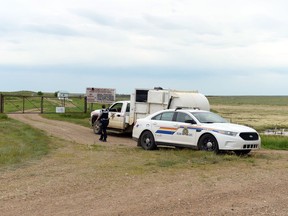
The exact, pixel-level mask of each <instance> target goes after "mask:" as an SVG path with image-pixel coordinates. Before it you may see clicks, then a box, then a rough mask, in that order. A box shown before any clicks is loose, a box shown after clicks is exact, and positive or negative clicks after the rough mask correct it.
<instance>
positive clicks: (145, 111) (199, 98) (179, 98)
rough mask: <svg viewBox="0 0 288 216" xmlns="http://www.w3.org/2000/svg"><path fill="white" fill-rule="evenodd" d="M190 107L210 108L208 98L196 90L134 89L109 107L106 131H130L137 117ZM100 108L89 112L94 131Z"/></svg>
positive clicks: (96, 130)
mask: <svg viewBox="0 0 288 216" xmlns="http://www.w3.org/2000/svg"><path fill="white" fill-rule="evenodd" d="M177 107H183V108H192V109H201V110H208V111H209V110H210V104H209V101H208V99H207V98H206V97H205V96H204V95H203V94H201V93H199V92H198V91H178V90H170V89H161V88H155V89H135V92H134V93H132V94H131V96H130V101H117V102H115V103H113V104H112V105H111V106H110V107H109V125H108V128H107V129H108V131H112V132H117V133H131V132H132V129H133V126H134V123H135V122H136V120H137V119H139V118H144V117H146V116H147V115H149V114H152V113H154V112H156V111H159V110H163V109H171V108H177ZM99 113H100V110H94V111H93V112H91V116H90V122H91V126H92V127H93V130H94V132H95V133H98V132H99V123H98V122H96V119H97V117H98V115H99Z"/></svg>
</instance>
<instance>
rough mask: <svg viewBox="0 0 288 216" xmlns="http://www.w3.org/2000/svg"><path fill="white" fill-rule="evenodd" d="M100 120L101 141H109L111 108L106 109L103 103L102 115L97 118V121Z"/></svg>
mask: <svg viewBox="0 0 288 216" xmlns="http://www.w3.org/2000/svg"><path fill="white" fill-rule="evenodd" d="M98 120H100V123H101V124H100V139H99V140H100V141H103V142H106V141H107V131H106V130H107V126H108V124H109V110H108V109H106V107H105V105H102V109H101V111H100V115H99V117H98V118H97V121H98Z"/></svg>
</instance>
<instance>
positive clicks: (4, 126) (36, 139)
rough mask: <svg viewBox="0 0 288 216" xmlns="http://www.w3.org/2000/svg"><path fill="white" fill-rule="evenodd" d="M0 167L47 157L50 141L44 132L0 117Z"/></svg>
mask: <svg viewBox="0 0 288 216" xmlns="http://www.w3.org/2000/svg"><path fill="white" fill-rule="evenodd" d="M0 137H1V139H0V167H1V166H4V165H11V164H18V163H22V162H25V161H29V160H32V159H37V158H39V157H41V156H43V155H46V154H47V153H48V152H49V150H50V147H49V144H50V142H51V141H50V139H49V137H48V136H47V135H45V133H43V132H42V131H39V130H36V129H33V128H31V127H30V126H28V125H25V124H23V123H21V122H18V121H15V120H12V119H9V118H7V116H6V115H4V114H1V115H0Z"/></svg>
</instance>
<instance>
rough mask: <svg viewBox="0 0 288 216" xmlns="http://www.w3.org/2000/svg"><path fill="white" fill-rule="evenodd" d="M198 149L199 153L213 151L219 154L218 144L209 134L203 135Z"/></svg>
mask: <svg viewBox="0 0 288 216" xmlns="http://www.w3.org/2000/svg"><path fill="white" fill-rule="evenodd" d="M198 149H199V150H201V151H213V152H215V153H216V154H218V153H219V147H218V142H217V140H216V138H215V137H214V136H213V135H211V134H204V135H203V136H202V137H201V138H200V140H199V142H198Z"/></svg>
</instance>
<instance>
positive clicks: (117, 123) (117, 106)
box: [90, 101, 132, 134]
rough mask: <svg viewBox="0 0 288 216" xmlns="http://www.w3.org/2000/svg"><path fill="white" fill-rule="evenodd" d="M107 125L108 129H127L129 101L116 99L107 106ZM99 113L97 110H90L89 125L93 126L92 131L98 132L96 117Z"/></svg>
mask: <svg viewBox="0 0 288 216" xmlns="http://www.w3.org/2000/svg"><path fill="white" fill-rule="evenodd" d="M108 109H109V125H108V127H107V130H108V131H113V132H116V133H117V132H119V133H123V132H125V130H127V127H128V124H127V122H129V113H130V101H117V102H115V103H113V104H112V105H111V106H110V107H109V108H108ZM99 114H100V109H99V110H94V111H93V112H91V118H90V121H91V126H92V127H93V130H94V133H96V134H98V133H99V129H100V128H99V122H97V121H96V120H97V118H98V116H99ZM131 129H132V128H131ZM128 132H129V131H128Z"/></svg>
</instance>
